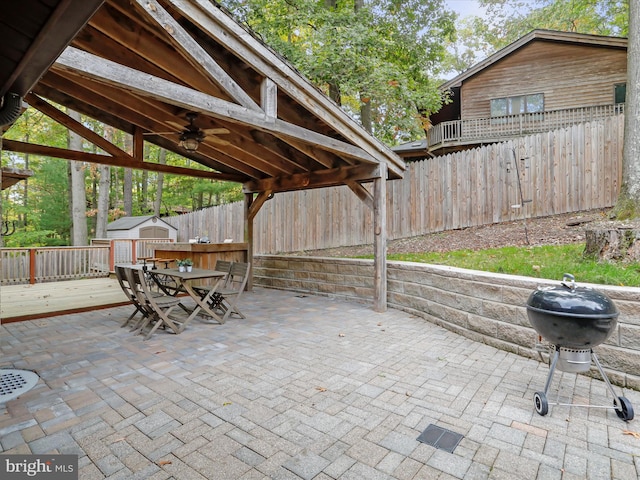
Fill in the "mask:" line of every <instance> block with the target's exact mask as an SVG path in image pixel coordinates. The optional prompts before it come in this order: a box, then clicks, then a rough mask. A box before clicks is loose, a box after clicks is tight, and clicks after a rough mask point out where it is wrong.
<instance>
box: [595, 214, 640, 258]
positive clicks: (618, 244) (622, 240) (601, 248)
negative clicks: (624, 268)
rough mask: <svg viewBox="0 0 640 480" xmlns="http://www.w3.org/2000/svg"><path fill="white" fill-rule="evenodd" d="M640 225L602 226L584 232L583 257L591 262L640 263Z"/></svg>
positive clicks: (616, 224) (615, 224)
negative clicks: (639, 239)
mask: <svg viewBox="0 0 640 480" xmlns="http://www.w3.org/2000/svg"><path fill="white" fill-rule="evenodd" d="M638 238H640V225H639V224H618V223H612V224H611V225H603V226H600V227H599V228H597V229H593V230H586V231H585V240H586V245H585V249H584V253H583V256H584V257H585V258H589V259H592V260H602V261H616V262H638V261H640V241H638Z"/></svg>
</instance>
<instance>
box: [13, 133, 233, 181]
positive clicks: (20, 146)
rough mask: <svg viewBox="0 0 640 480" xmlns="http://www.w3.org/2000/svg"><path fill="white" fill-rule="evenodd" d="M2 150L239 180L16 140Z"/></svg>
mask: <svg viewBox="0 0 640 480" xmlns="http://www.w3.org/2000/svg"><path fill="white" fill-rule="evenodd" d="M2 146H3V149H4V150H7V151H10V152H17V153H26V154H30V155H41V156H43V157H52V158H62V159H65V160H76V161H79V162H89V163H99V164H101V165H111V166H114V167H125V168H137V169H140V170H149V171H152V172H162V173H172V174H174V175H186V176H189V177H199V178H212V179H215V180H224V181H229V182H238V181H240V179H239V178H238V177H237V176H236V175H229V174H225V173H218V172H211V171H206V170H196V169H194V168H184V167H174V166H172V165H161V164H159V163H152V162H132V160H131V159H132V157H131V155H126V156H111V155H99V154H95V153H87V152H79V151H77V150H68V149H66V148H57V147H49V146H46V145H36V144H34V143H25V142H18V141H16V140H7V139H3V141H2Z"/></svg>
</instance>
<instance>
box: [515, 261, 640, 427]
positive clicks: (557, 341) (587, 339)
mask: <svg viewBox="0 0 640 480" xmlns="http://www.w3.org/2000/svg"><path fill="white" fill-rule="evenodd" d="M618 315H619V312H618V309H617V307H616V306H615V304H614V303H613V301H612V300H611V299H610V298H609V297H607V296H606V295H605V294H603V293H601V292H598V291H596V290H593V289H591V288H587V287H577V286H576V283H575V278H574V276H573V275H570V274H568V273H565V274H564V277H563V278H562V282H561V284H560V286H558V287H538V289H537V290H534V291H533V292H532V293H531V295H529V299H528V300H527V316H528V317H529V322H531V325H532V326H533V328H534V329H535V330H536V332H538V334H539V335H540V336H541V337H543V338H544V339H545V340H547V341H548V342H549V343H551V344H553V345H554V347H555V352H553V357H552V360H551V366H550V369H549V376H548V377H547V382H546V384H545V386H544V391H542V392H536V393H535V394H534V395H533V403H534V406H535V409H536V412H537V413H538V414H539V415H543V416H544V415H546V414H547V413H548V412H549V405H550V403H549V401H548V400H547V395H548V393H549V388H550V387H551V381H552V380H553V374H554V372H555V370H556V368H557V369H558V370H560V371H562V372H569V373H581V372H587V371H589V369H590V368H591V362H592V361H593V363H594V364H595V365H596V367H597V368H598V371H599V372H600V375H601V376H602V378H603V379H604V382H605V384H606V385H607V388H608V390H609V391H610V392H611V394H612V395H613V399H614V400H613V406H605V405H602V406H598V405H577V404H573V403H551V405H562V406H576V407H589V408H612V409H614V410H615V411H616V414H617V415H618V417H619V418H621V419H622V420H632V419H633V407H632V406H631V403H630V402H629V400H627V399H626V398H625V397H619V396H617V395H616V392H615V390H614V389H613V386H612V385H611V382H610V381H609V379H608V378H607V374H606V373H605V372H604V369H603V368H602V365H601V364H600V361H599V360H598V356H597V355H596V354H595V353H594V352H593V347H595V346H598V345H600V344H601V343H603V342H605V341H606V340H607V339H608V338H609V337H610V336H611V334H612V333H613V331H614V330H615V328H616V325H617V324H618V320H617V319H618Z"/></svg>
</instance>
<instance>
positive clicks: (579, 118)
mask: <svg viewBox="0 0 640 480" xmlns="http://www.w3.org/2000/svg"><path fill="white" fill-rule="evenodd" d="M621 113H624V104H617V105H600V106H593V107H584V108H571V109H564V110H551V111H548V112H541V113H524V114H520V115H508V116H504V117H492V118H472V119H468V120H454V121H451V122H442V123H439V124H437V125H434V126H433V127H432V128H431V129H429V131H428V133H427V145H428V147H429V149H430V150H434V149H436V148H442V147H446V146H450V145H464V144H467V143H469V144H478V143H489V142H495V141H498V140H504V139H506V138H510V137H514V136H522V135H529V134H532V133H539V132H547V131H550V130H555V129H558V128H565V127H568V126H570V125H575V124H577V123H584V122H591V121H594V120H600V119H603V118H607V117H610V116H612V115H617V114H621Z"/></svg>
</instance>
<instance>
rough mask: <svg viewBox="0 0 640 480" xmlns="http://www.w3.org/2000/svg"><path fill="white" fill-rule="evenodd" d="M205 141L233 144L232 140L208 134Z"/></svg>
mask: <svg viewBox="0 0 640 480" xmlns="http://www.w3.org/2000/svg"><path fill="white" fill-rule="evenodd" d="M203 141H204V142H211V143H217V144H218V145H231V142H229V141H227V140H223V139H222V138H218V137H216V136H214V135H207V136H206V137H204V140H203Z"/></svg>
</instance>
